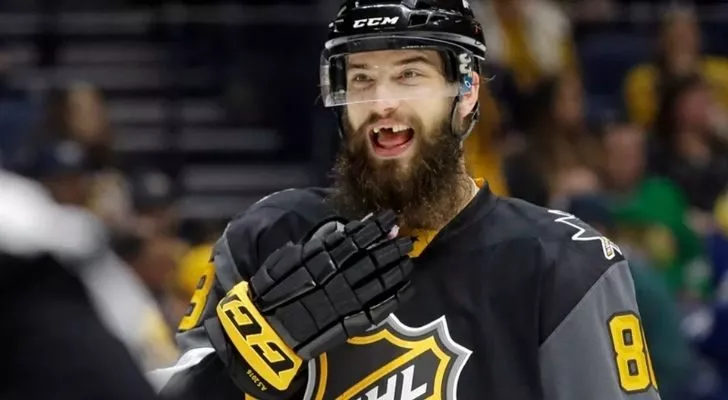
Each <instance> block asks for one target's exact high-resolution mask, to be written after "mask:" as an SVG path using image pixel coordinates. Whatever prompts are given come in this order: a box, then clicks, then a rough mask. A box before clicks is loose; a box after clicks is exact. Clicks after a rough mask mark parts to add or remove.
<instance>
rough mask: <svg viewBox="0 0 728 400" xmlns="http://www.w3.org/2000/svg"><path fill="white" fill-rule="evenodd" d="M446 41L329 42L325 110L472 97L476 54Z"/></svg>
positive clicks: (394, 38)
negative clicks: (416, 100)
mask: <svg viewBox="0 0 728 400" xmlns="http://www.w3.org/2000/svg"><path fill="white" fill-rule="evenodd" d="M433 35H434V33H433ZM445 35H446V34H445ZM440 36H443V34H441V35H440ZM445 39H446V38H438V37H422V36H420V35H417V36H416V37H415V36H402V35H394V34H392V35H387V36H382V35H376V36H366V35H364V36H362V37H358V38H357V37H346V38H341V39H336V40H332V41H330V42H329V43H327V45H326V50H325V51H324V52H323V54H322V57H321V66H320V71H321V75H320V79H321V82H320V84H321V95H322V99H323V102H324V105H325V106H326V107H338V106H345V105H350V104H361V103H370V102H381V101H400V100H411V99H435V98H455V97H458V96H461V95H464V94H466V93H469V92H470V91H471V90H472V83H473V73H474V63H475V60H474V59H473V56H472V53H471V52H469V51H468V50H467V49H465V48H464V47H461V46H459V45H457V44H453V42H452V41H447V40H445Z"/></svg>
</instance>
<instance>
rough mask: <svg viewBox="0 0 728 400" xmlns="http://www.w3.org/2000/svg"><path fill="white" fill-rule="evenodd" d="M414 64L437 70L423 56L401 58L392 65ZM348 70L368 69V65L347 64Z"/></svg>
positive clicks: (430, 61)
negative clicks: (421, 64) (422, 64)
mask: <svg viewBox="0 0 728 400" xmlns="http://www.w3.org/2000/svg"><path fill="white" fill-rule="evenodd" d="M415 63H424V64H427V65H431V66H433V67H436V68H437V65H435V64H434V63H433V62H432V60H430V59H429V58H427V57H425V56H423V55H416V56H412V57H407V58H403V59H401V60H399V61H397V62H395V63H394V65H396V66H402V65H407V64H415ZM348 68H349V69H369V68H370V67H369V64H366V63H361V64H349V67H348Z"/></svg>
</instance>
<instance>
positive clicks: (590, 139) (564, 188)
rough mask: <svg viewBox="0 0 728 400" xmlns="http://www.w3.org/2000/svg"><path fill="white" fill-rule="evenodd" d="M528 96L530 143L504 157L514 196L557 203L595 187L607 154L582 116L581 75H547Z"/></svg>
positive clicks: (528, 136) (527, 131)
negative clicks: (603, 151) (604, 156)
mask: <svg viewBox="0 0 728 400" xmlns="http://www.w3.org/2000/svg"><path fill="white" fill-rule="evenodd" d="M529 97H530V100H529V101H528V112H527V121H526V124H527V127H526V130H525V132H524V136H525V140H526V142H527V144H526V147H525V148H524V149H522V150H521V151H519V152H517V153H515V154H513V155H512V156H510V157H508V158H507V159H506V160H505V175H506V179H507V183H508V190H509V193H510V195H511V196H513V197H517V198H520V199H523V200H526V201H529V202H531V203H534V204H537V205H540V206H550V207H557V208H558V207H559V206H562V205H563V204H565V202H566V201H567V200H568V198H569V197H570V196H573V195H577V194H582V193H588V192H594V191H597V190H598V189H599V170H600V168H601V166H602V159H603V157H602V152H601V148H600V143H599V141H598V140H597V138H596V137H595V136H593V135H592V133H591V132H589V130H588V128H587V125H586V121H585V119H584V94H583V88H582V86H581V81H580V80H579V78H578V77H577V76H575V75H560V76H557V77H551V78H548V79H545V80H543V81H542V82H541V83H539V84H538V85H537V86H536V88H535V89H534V91H533V92H532V93H531V94H530V96H529Z"/></svg>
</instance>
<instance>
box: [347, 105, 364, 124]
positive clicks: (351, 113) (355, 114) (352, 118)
mask: <svg viewBox="0 0 728 400" xmlns="http://www.w3.org/2000/svg"><path fill="white" fill-rule="evenodd" d="M345 118H346V120H347V122H348V124H349V127H350V128H351V129H353V130H354V131H356V130H357V129H359V128H360V127H361V126H362V124H364V122H365V121H366V118H367V111H366V109H365V108H364V106H363V105H361V104H356V105H354V104H352V105H349V106H348V107H347V108H346V117H345Z"/></svg>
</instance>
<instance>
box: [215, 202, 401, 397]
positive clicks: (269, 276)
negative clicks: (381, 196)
mask: <svg viewBox="0 0 728 400" xmlns="http://www.w3.org/2000/svg"><path fill="white" fill-rule="evenodd" d="M397 229H398V228H397V225H396V215H395V214H394V212H392V211H384V212H381V213H378V214H376V215H371V216H369V217H367V218H365V219H363V220H361V221H353V222H350V223H348V224H346V225H342V224H341V223H337V222H331V223H329V224H325V225H323V226H322V227H321V228H320V229H319V230H318V231H317V232H316V233H315V234H314V235H313V236H312V238H311V239H309V240H307V241H304V242H302V243H298V244H292V243H290V244H287V245H285V246H283V247H281V248H280V249H278V250H276V251H275V252H274V253H273V254H271V255H270V256H269V257H268V259H266V261H265V262H264V263H263V265H262V266H261V267H260V269H259V270H258V271H257V272H256V274H255V275H254V276H253V277H252V278H251V279H250V282H241V283H239V284H238V285H236V286H235V287H234V288H233V289H232V290H231V291H230V292H229V293H228V295H227V296H226V297H225V298H224V299H223V300H222V301H221V302H220V303H219V305H218V309H217V314H218V318H219V321H220V325H221V326H222V331H223V332H224V334H225V336H226V337H227V338H228V339H229V340H226V341H225V342H226V343H227V347H230V345H232V346H233V347H234V348H235V350H237V351H229V350H227V351H224V352H223V353H224V354H227V355H228V357H232V358H235V359H237V358H239V357H240V358H242V359H241V360H237V361H243V362H244V364H245V366H246V367H247V370H246V368H245V367H244V368H240V371H241V374H242V371H243V370H246V371H245V373H244V374H245V375H247V376H248V378H249V380H250V383H251V385H250V386H251V387H252V388H253V389H256V388H257V389H259V390H258V391H257V393H251V394H253V395H256V394H257V395H258V396H260V397H262V398H275V396H273V397H270V396H268V395H270V394H272V393H274V392H282V391H285V390H286V389H288V388H289V386H290V385H291V382H292V381H293V379H294V378H295V377H296V375H297V373H298V371H299V370H300V368H301V366H302V364H303V362H304V361H306V360H309V359H311V358H314V357H316V356H318V355H319V354H321V353H324V352H326V351H327V350H329V349H331V348H333V347H336V346H337V345H340V344H343V343H345V342H346V340H347V339H348V338H350V337H353V336H357V335H360V334H362V333H364V332H365V331H366V330H367V329H369V328H370V327H371V326H373V325H376V324H378V323H380V322H381V321H383V320H384V319H385V318H386V317H387V316H388V315H390V314H391V313H392V312H394V311H395V310H396V308H397V307H398V305H399V304H400V303H401V302H402V301H404V300H406V299H407V298H408V297H410V296H411V294H412V291H413V288H412V286H411V283H410V281H409V275H410V273H411V272H412V261H411V260H410V258H409V256H408V253H409V252H410V251H411V250H412V246H413V243H412V239H411V238H409V237H397ZM214 336H215V335H211V339H213V344H215V337H214ZM215 347H216V348H218V347H219V343H218V344H217V345H216V346H215ZM225 361H226V363H228V364H229V363H231V362H233V361H234V360H233V359H229V360H225ZM236 381H239V379H236ZM245 386H246V387H245V388H244V389H245V390H246V391H247V392H248V393H250V392H251V389H250V388H248V387H247V386H248V385H245ZM263 388H265V390H263ZM270 389H274V390H270Z"/></svg>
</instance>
